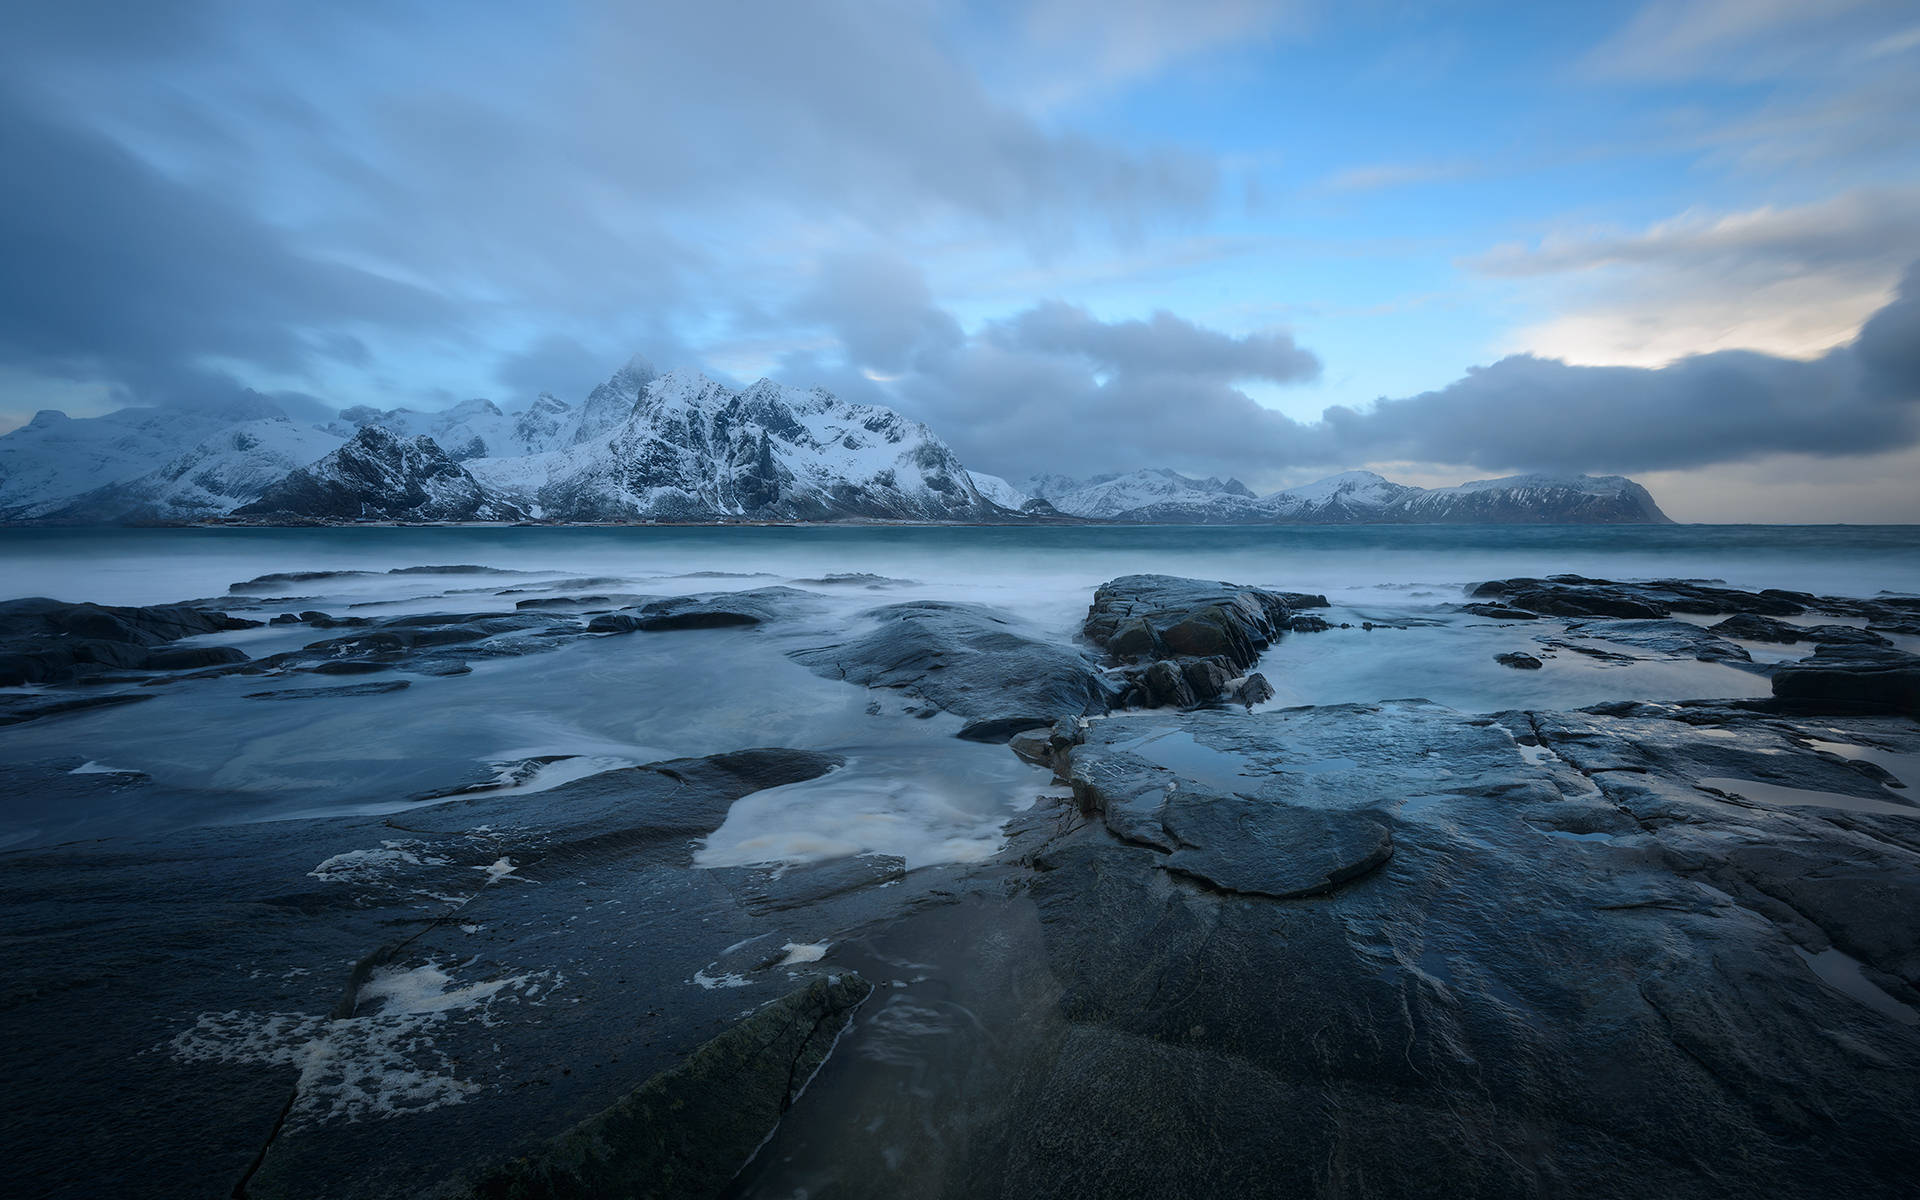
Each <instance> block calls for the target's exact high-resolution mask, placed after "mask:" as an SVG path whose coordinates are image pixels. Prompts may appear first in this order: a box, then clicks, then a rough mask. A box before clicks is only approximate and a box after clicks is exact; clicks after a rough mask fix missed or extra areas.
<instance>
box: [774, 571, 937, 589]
mask: <svg viewBox="0 0 1920 1200" xmlns="http://www.w3.org/2000/svg"><path fill="white" fill-rule="evenodd" d="M794 582H795V583H804V584H807V585H809V586H812V587H859V588H867V589H869V590H874V591H877V590H879V589H882V588H894V587H912V586H913V585H914V582H915V581H914V580H911V579H893V578H890V577H889V576H886V575H875V574H873V573H872V572H869V571H839V572H835V573H834V574H831V575H822V576H819V577H818V578H814V579H796V580H794Z"/></svg>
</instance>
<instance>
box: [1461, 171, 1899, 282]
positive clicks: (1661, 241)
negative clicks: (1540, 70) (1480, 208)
mask: <svg viewBox="0 0 1920 1200" xmlns="http://www.w3.org/2000/svg"><path fill="white" fill-rule="evenodd" d="M1915 248H1920V187H1892V188H1865V189H1860V190H1857V191H1853V192H1847V193H1844V194H1842V195H1839V196H1835V197H1832V198H1830V199H1827V200H1822V201H1818V202H1816V203H1812V204H1804V205H1799V206H1796V207H1791V208H1775V207H1772V206H1766V207H1761V208H1755V209H1748V210H1745V211H1741V212H1733V213H1724V214H1716V213H1712V212H1706V211H1702V210H1698V209H1690V210H1688V211H1687V212H1684V213H1682V214H1680V215H1679V216H1677V217H1673V218H1670V219H1668V220H1665V221H1659V222H1656V223H1654V224H1653V225H1651V226H1649V227H1648V228H1647V229H1646V230H1644V231H1641V232H1637V233H1635V232H1627V231H1622V230H1601V231H1595V232H1592V233H1588V234H1586V235H1584V236H1583V235H1566V234H1561V235H1554V236H1549V237H1547V238H1545V239H1542V240H1541V241H1540V242H1539V243H1538V244H1537V245H1534V246H1526V245H1521V244H1507V245H1503V246H1499V247H1496V248H1495V249H1493V250H1491V251H1489V252H1488V253H1486V254H1484V255H1481V256H1480V257H1478V258H1477V259H1472V260H1469V263H1468V265H1469V266H1471V267H1473V268H1474V269H1476V270H1479V271H1483V272H1485V273H1487V274H1491V275H1505V276H1533V275H1547V274H1558V273H1561V272H1566V271H1587V270H1594V269H1597V268H1602V267H1618V266H1657V267H1663V268H1668V269H1710V270H1714V271H1718V272H1723V273H1728V274H1733V275H1737V276H1740V277H1743V278H1751V277H1752V276H1754V275H1755V274H1762V275H1777V274H1779V273H1782V272H1806V271H1817V270H1823V269H1827V268H1830V267H1833V266H1836V265H1852V264H1856V263H1860V262H1875V263H1885V262H1886V261H1887V260H1888V253H1889V251H1892V252H1893V253H1894V254H1896V255H1898V254H1899V253H1901V252H1902V251H1908V250H1912V249H1915Z"/></svg>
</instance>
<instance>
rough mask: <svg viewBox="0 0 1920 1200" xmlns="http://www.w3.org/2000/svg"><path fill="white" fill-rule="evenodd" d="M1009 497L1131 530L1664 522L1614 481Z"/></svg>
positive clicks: (1191, 484)
mask: <svg viewBox="0 0 1920 1200" xmlns="http://www.w3.org/2000/svg"><path fill="white" fill-rule="evenodd" d="M1015 490H1016V491H1017V492H1020V493H1023V494H1025V495H1027V496H1037V497H1040V498H1043V499H1045V500H1048V501H1050V502H1051V503H1052V504H1053V506H1054V508H1056V509H1057V510H1059V511H1060V512H1063V513H1067V514H1070V515H1073V516H1079V517H1086V518H1089V519H1092V520H1105V521H1116V522H1122V523H1130V524H1160V525H1266V524H1289V525H1408V524H1451V523H1458V524H1542V525H1545V524H1621V523H1641V522H1645V523H1654V524H1661V523H1665V522H1666V521H1667V520H1668V518H1667V515H1666V514H1665V513H1663V512H1661V511H1660V508H1659V506H1658V505H1656V504H1655V503H1654V502H1653V497H1652V496H1650V495H1648V494H1647V490H1646V489H1645V488H1643V487H1641V486H1640V485H1639V484H1637V483H1635V482H1633V481H1632V480H1631V479H1627V478H1624V477H1622V476H1619V475H1605V476H1598V477H1596V476H1589V475H1571V476H1564V477H1560V476H1546V475H1513V476H1509V477H1507V478H1504V479H1482V480H1476V481H1474V482H1472V483H1463V484H1460V485H1458V486H1457V487H1447V488H1420V487H1413V486H1410V485H1408V484H1403V483H1395V482H1393V481H1392V480H1390V479H1387V478H1385V477H1383V476H1381V475H1377V474H1375V473H1374V472H1372V471H1346V472H1343V473H1341V474H1339V475H1329V476H1328V477H1327V478H1325V479H1320V480H1316V481H1314V482H1313V483H1307V484H1301V485H1300V486H1298V487H1291V488H1284V489H1282V490H1280V491H1277V492H1272V493H1269V494H1268V495H1265V496H1255V495H1254V494H1253V493H1252V492H1251V491H1249V490H1248V489H1247V488H1246V486H1245V485H1243V484H1241V483H1240V482H1239V481H1238V480H1234V479H1228V480H1224V481H1223V480H1219V479H1193V478H1189V477H1188V476H1185V475H1179V474H1176V473H1174V472H1172V471H1167V470H1151V471H1133V472H1130V473H1128V474H1125V475H1096V476H1094V477H1093V478H1092V479H1088V480H1085V481H1080V480H1075V479H1071V478H1068V477H1066V476H1061V475H1044V476H1035V477H1034V478H1031V479H1028V480H1024V481H1023V482H1021V483H1020V484H1018V485H1016V487H1015ZM999 503H1001V504H1003V505H1005V504H1006V502H1005V501H1004V500H1003V501H999ZM1007 507H1013V506H1011V505H1007Z"/></svg>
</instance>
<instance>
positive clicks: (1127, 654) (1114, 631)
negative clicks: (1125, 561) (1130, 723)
mask: <svg viewBox="0 0 1920 1200" xmlns="http://www.w3.org/2000/svg"><path fill="white" fill-rule="evenodd" d="M1326 604H1327V601H1326V597H1324V596H1312V595H1305V594H1302V593H1296V592H1269V591H1263V590H1261V589H1259V588H1247V587H1240V586H1238V585H1236V584H1231V583H1219V582H1208V581H1205V580H1197V579H1179V578H1176V577H1174V576H1171V575H1126V576H1122V577H1121V578H1119V579H1115V580H1112V581H1110V582H1108V583H1105V584H1102V585H1101V586H1100V587H1099V588H1098V589H1097V590H1096V591H1095V592H1094V594H1093V605H1092V607H1091V608H1089V609H1088V611H1087V619H1086V621H1085V623H1084V625H1083V626H1082V632H1083V633H1084V635H1085V636H1086V639H1087V640H1088V641H1089V642H1091V643H1093V644H1094V645H1095V646H1098V647H1100V648H1101V649H1103V650H1105V651H1106V652H1107V654H1108V655H1110V656H1111V657H1112V658H1113V659H1114V660H1115V661H1116V662H1119V663H1121V664H1123V666H1124V670H1123V671H1122V672H1121V678H1122V679H1123V680H1124V681H1125V684H1124V688H1123V691H1122V694H1121V704H1122V705H1123V706H1124V707H1130V708H1132V707H1156V708H1157V707H1162V706H1171V707H1175V708H1191V707H1193V706H1195V705H1197V704H1203V703H1206V702H1209V701H1212V700H1217V699H1220V698H1222V697H1226V698H1229V699H1235V700H1243V701H1245V702H1247V703H1249V704H1252V703H1257V702H1258V701H1257V700H1251V699H1248V698H1247V696H1246V695H1245V694H1244V691H1243V690H1242V689H1241V688H1237V687H1230V686H1229V685H1231V684H1241V685H1244V684H1245V683H1246V680H1247V677H1246V675H1245V672H1246V670H1247V669H1248V668H1250V667H1251V666H1253V664H1254V662H1255V661H1256V660H1257V659H1258V658H1259V656H1260V652H1261V651H1262V650H1264V649H1266V648H1267V647H1268V646H1269V645H1271V644H1272V643H1273V641H1274V639H1275V638H1277V637H1279V636H1280V634H1281V632H1282V631H1283V630H1285V629H1287V628H1289V627H1290V625H1291V623H1292V622H1293V621H1294V620H1296V619H1297V618H1295V617H1294V615H1293V611H1294V609H1295V608H1310V607H1319V608H1324V607H1326ZM1320 627H1321V628H1325V622H1320ZM1255 678H1259V677H1257V676H1256V677H1255ZM1258 686H1259V688H1261V689H1263V690H1264V691H1265V692H1266V694H1268V695H1271V688H1270V687H1269V686H1268V684H1267V682H1266V680H1265V679H1264V678H1260V680H1259V685H1258Z"/></svg>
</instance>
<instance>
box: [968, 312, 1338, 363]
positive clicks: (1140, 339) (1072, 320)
mask: <svg viewBox="0 0 1920 1200" xmlns="http://www.w3.org/2000/svg"><path fill="white" fill-rule="evenodd" d="M987 338H988V340H990V341H991V342H993V343H994V344H995V345H997V346H999V347H1000V348H1002V349H1004V350H1009V351H1028V352H1033V353H1038V354H1055V355H1072V356H1077V357H1079V358H1081V359H1084V360H1085V361H1086V362H1088V363H1089V364H1091V365H1092V367H1093V368H1094V369H1095V370H1096V371H1098V372H1101V373H1109V372H1110V373H1114V374H1118V375H1126V376H1133V377H1138V378H1150V379H1158V378H1164V377H1177V378H1185V379H1191V380H1196V381H1201V380H1204V381H1208V382H1219V383H1229V382H1233V381H1236V380H1247V379H1263V380H1267V381H1270V382H1273V383H1299V382H1302V381H1304V380H1308V379H1312V378H1314V377H1315V376H1317V375H1319V374H1320V360H1319V359H1318V358H1316V357H1314V355H1313V353H1312V352H1311V351H1308V350H1303V349H1301V348H1300V347H1299V346H1298V345H1296V344H1295V343H1294V340H1293V338H1292V336H1291V335H1289V334H1286V333H1278V332H1275V333H1256V334H1248V335H1246V336H1244V337H1230V336H1228V335H1227V334H1224V333H1218V332H1215V331H1214V330H1211V329H1202V328H1201V327H1200V326H1198V325H1195V324H1194V323H1193V322H1191V321H1188V320H1186V319H1184V318H1182V317H1177V316H1175V315H1174V314H1172V313H1170V312H1164V311H1163V312H1156V313H1154V314H1153V316H1152V317H1150V318H1148V319H1147V320H1145V321H1100V320H1097V319H1095V318H1094V317H1093V316H1092V314H1090V313H1088V312H1087V310H1086V309H1083V308H1076V307H1074V306H1073V305H1070V304H1062V303H1059V302H1057V301H1056V302H1052V303H1044V304H1039V305H1036V306H1034V307H1033V308H1030V309H1027V310H1026V311H1025V312H1022V313H1020V314H1018V315H1017V316H1014V317H1012V318H1010V319H1008V320H1006V321H1000V322H995V323H993V324H992V325H990V326H989V327H988V332H987Z"/></svg>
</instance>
